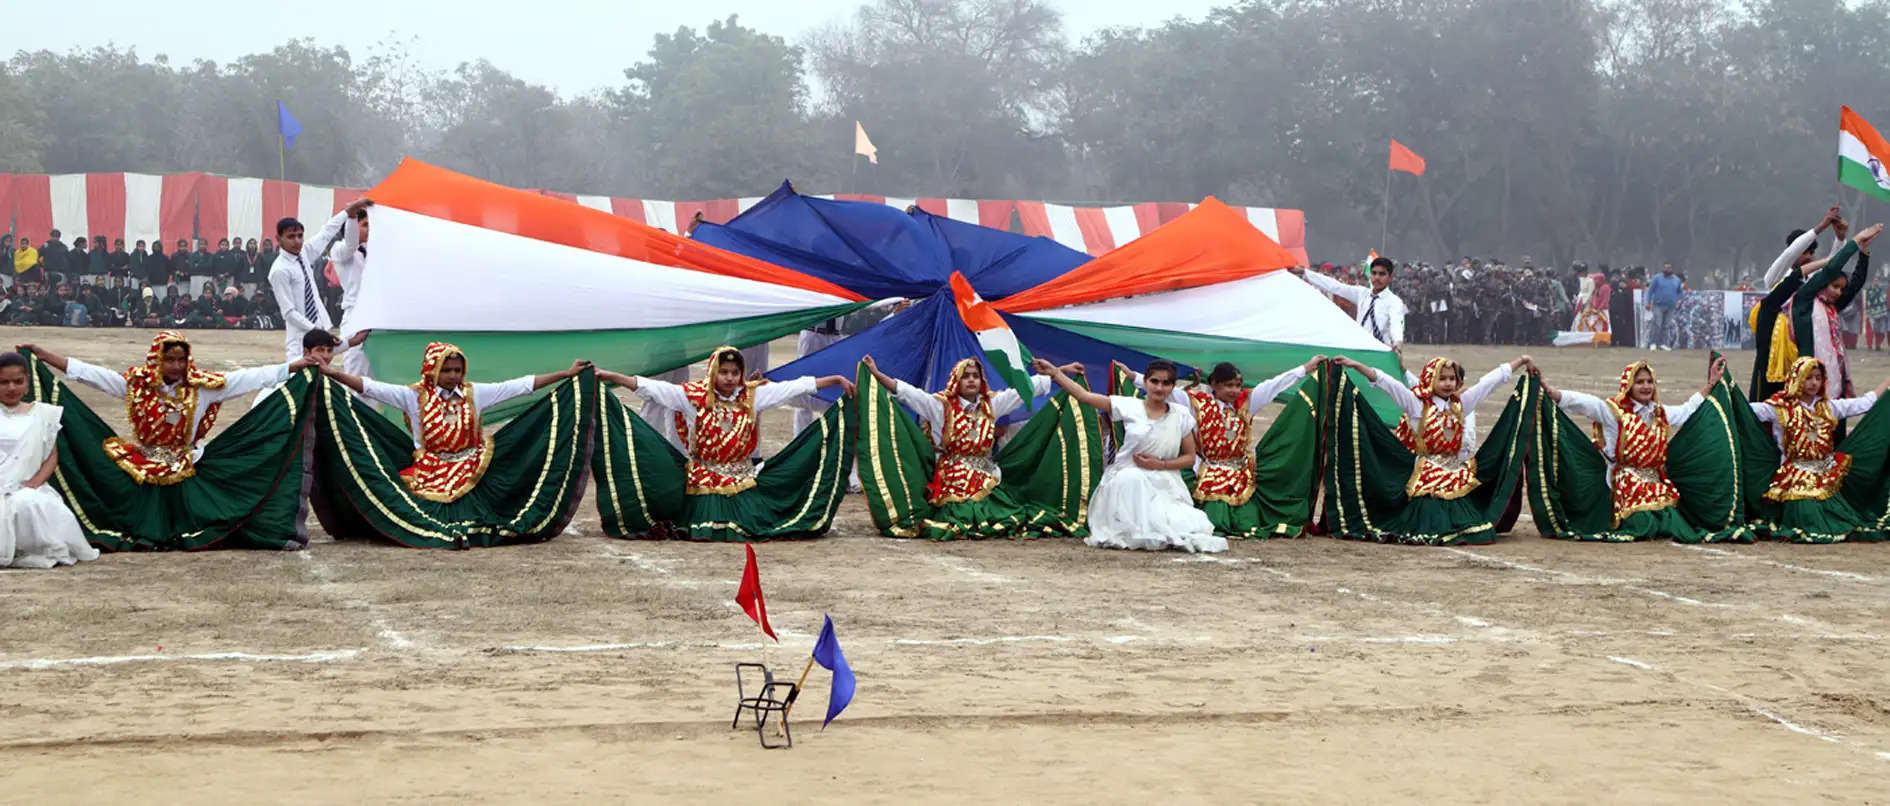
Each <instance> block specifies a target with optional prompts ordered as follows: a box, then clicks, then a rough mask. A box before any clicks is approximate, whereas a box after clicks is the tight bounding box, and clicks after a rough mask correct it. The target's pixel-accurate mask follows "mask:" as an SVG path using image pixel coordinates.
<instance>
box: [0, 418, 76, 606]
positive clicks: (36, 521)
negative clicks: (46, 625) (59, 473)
mask: <svg viewBox="0 0 1890 806" xmlns="http://www.w3.org/2000/svg"><path fill="white" fill-rule="evenodd" d="M63 413H64V411H63V410H62V409H60V408H59V407H58V406H52V405H48V404H45V403H27V404H25V405H23V406H21V407H20V408H19V409H17V410H12V411H9V410H6V409H4V408H0V568H52V567H54V566H58V565H72V564H73V563H79V562H89V561H92V560H96V559H98V549H95V548H93V547H92V546H91V544H89V543H86V542H85V532H84V531H83V530H81V529H80V528H79V519H78V518H76V517H73V515H72V510H70V509H67V508H66V500H65V499H64V498H61V497H60V496H59V493H58V492H57V491H56V490H54V489H53V488H52V487H50V486H47V485H44V484H42V485H40V486H38V487H28V486H26V483H27V482H28V481H31V480H32V479H33V476H34V475H35V474H37V473H38V472H39V468H40V466H41V465H43V464H45V463H46V458H47V457H49V456H52V455H53V454H54V452H55V451H56V450H58V448H57V442H56V440H57V439H58V437H59V418H60V416H61V415H62V414H63Z"/></svg>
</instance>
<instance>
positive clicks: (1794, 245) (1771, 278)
mask: <svg viewBox="0 0 1890 806" xmlns="http://www.w3.org/2000/svg"><path fill="white" fill-rule="evenodd" d="M1817 243H1818V230H1817V229H1815V228H1813V229H1808V230H1805V231H1804V232H1803V233H1802V234H1800V235H1799V236H1798V237H1797V238H1796V239H1794V240H1793V241H1792V242H1791V245H1789V246H1786V247H1785V251H1783V252H1780V253H1778V257H1777V258H1775V259H1774V260H1773V261H1772V265H1771V266H1769V267H1767V268H1766V270H1765V282H1764V283H1763V284H1761V285H1760V286H1759V287H1760V288H1761V289H1764V290H1767V291H1770V290H1771V289H1772V286H1775V285H1778V281H1780V280H1783V279H1785V270H1786V269H1789V268H1791V267H1792V262H1793V261H1795V260H1797V258H1798V256H1799V255H1802V254H1804V253H1805V250H1806V249H1810V248H1811V247H1812V246H1814V245H1816V244H1817Z"/></svg>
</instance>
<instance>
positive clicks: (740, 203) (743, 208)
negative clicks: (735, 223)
mask: <svg viewBox="0 0 1890 806" xmlns="http://www.w3.org/2000/svg"><path fill="white" fill-rule="evenodd" d="M765 198H767V197H766V196H743V197H741V198H739V199H736V200H735V214H736V215H741V214H742V213H746V212H748V208H750V207H753V206H755V205H757V204H760V203H761V200H762V199H765Z"/></svg>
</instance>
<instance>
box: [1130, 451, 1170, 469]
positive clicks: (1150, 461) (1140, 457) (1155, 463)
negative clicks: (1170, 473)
mask: <svg viewBox="0 0 1890 806" xmlns="http://www.w3.org/2000/svg"><path fill="white" fill-rule="evenodd" d="M1135 466H1136V467H1139V468H1142V469H1143V470H1171V469H1173V468H1170V467H1169V466H1168V460H1166V459H1157V458H1155V457H1153V456H1150V455H1148V454H1146V453H1138V454H1136V455H1135Z"/></svg>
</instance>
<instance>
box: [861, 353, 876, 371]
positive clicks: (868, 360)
mask: <svg viewBox="0 0 1890 806" xmlns="http://www.w3.org/2000/svg"><path fill="white" fill-rule="evenodd" d="M860 363H862V364H865V365H866V368H867V369H870V370H874V371H878V370H879V362H878V361H874V360H873V354H872V353H867V354H866V355H863V356H860Z"/></svg>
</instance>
